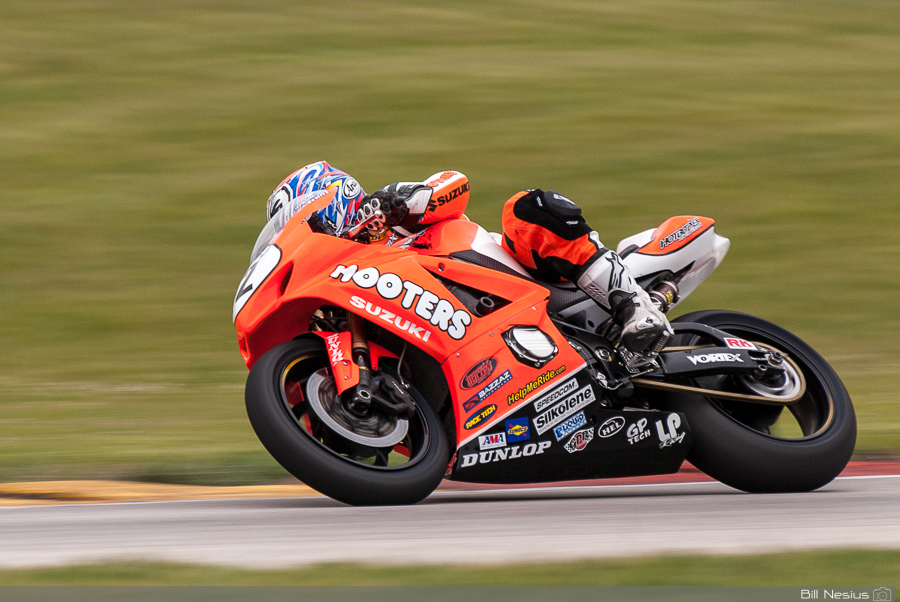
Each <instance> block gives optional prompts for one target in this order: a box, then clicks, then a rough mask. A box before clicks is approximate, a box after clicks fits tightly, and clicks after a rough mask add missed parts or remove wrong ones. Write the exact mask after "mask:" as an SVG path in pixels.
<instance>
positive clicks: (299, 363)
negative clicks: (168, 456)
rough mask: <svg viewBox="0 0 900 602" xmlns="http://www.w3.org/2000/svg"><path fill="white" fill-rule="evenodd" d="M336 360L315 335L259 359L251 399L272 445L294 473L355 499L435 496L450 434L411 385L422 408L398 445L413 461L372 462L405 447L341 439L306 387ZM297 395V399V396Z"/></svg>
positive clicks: (410, 500)
mask: <svg viewBox="0 0 900 602" xmlns="http://www.w3.org/2000/svg"><path fill="white" fill-rule="evenodd" d="M328 366H329V362H328V359H327V355H326V351H325V345H324V344H323V342H322V341H321V340H311V339H310V340H297V341H291V342H289V343H284V344H282V345H279V346H277V347H273V348H272V349H270V350H269V351H268V352H266V354H265V355H263V356H262V357H261V358H260V359H259V361H257V362H256V364H254V366H253V369H252V370H251V371H250V376H249V377H248V378H247V387H246V391H245V401H246V406H247V415H248V416H249V418H250V423H251V424H252V425H253V430H254V431H255V432H256V435H257V436H258V437H259V440H260V441H261V442H262V444H263V445H264V446H265V448H266V449H267V450H268V451H269V453H270V454H272V457H274V458H275V459H276V460H277V461H278V463H279V464H281V465H282V466H283V467H284V468H285V469H286V470H287V471H288V472H290V473H291V474H292V475H294V476H295V477H297V478H298V479H300V480H301V481H303V482H304V483H306V484H307V485H309V486H310V487H312V488H313V489H315V490H317V491H319V492H321V493H324V494H325V495H327V496H329V497H332V498H334V499H336V500H339V501H341V502H344V503H347V504H353V505H396V504H414V503H416V502H418V501H421V500H422V499H424V498H425V497H427V496H428V495H429V494H430V493H431V492H433V491H434V490H435V488H437V486H438V485H439V484H440V482H441V479H442V478H443V476H444V473H445V471H446V468H447V463H448V462H449V457H450V451H449V446H448V444H447V436H446V434H445V433H444V431H443V428H442V427H441V424H440V422H439V421H438V419H437V418H436V417H435V414H434V412H433V411H432V409H431V407H430V406H429V405H428V403H427V402H426V401H425V400H424V399H422V397H421V396H420V395H419V394H418V393H416V392H415V391H414V390H413V389H410V390H409V392H410V394H411V395H412V396H413V399H414V400H415V404H416V414H415V415H414V416H413V417H412V418H410V419H409V431H408V432H407V433H406V435H405V437H404V439H403V440H402V442H401V443H400V444H399V445H398V447H399V448H400V449H402V450H404V451H405V452H407V453H408V458H407V461H406V462H405V463H402V464H400V465H393V466H392V465H390V464H388V462H387V461H384V462H379V461H378V460H377V459H376V461H375V462H374V463H373V464H371V465H367V464H365V463H362V462H361V461H360V458H362V457H364V456H365V454H367V453H369V452H372V453H373V457H376V458H379V457H380V458H381V459H385V458H387V455H388V454H391V455H392V456H393V455H396V454H394V452H393V451H391V449H394V450H396V449H397V448H396V447H395V448H391V449H388V450H387V451H385V450H381V451H380V452H378V453H380V454H381V455H380V456H379V455H377V454H376V451H375V450H374V449H370V448H367V447H365V446H361V445H359V443H356V442H352V441H348V440H347V439H345V438H341V437H340V435H339V434H338V433H336V432H335V431H334V430H333V429H330V428H329V427H328V424H326V423H325V421H322V420H321V419H319V418H318V417H317V416H316V414H315V411H316V410H315V409H314V407H313V406H312V405H311V404H309V403H308V401H306V400H308V394H307V393H306V392H305V391H304V392H303V393H300V392H299V391H300V390H301V389H303V388H305V387H306V385H307V384H308V383H309V381H310V377H311V376H312V375H313V374H314V373H315V372H317V371H320V374H321V371H322V369H323V368H326V369H327V373H328V374H329V375H330V368H328ZM320 381H321V379H317V380H316V381H314V382H320ZM295 385H296V386H295ZM288 391H291V393H290V394H289V393H288ZM291 395H296V396H297V397H295V398H291V399H289V397H291ZM301 398H302V399H301ZM298 400H299V401H298ZM319 411H321V409H320V410H319ZM401 459H402V458H401Z"/></svg>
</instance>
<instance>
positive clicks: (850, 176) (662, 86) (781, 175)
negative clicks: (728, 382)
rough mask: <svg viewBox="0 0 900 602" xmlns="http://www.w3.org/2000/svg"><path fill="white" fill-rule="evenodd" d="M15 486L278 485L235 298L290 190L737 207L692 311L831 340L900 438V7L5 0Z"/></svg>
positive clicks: (4, 132) (635, 207)
mask: <svg viewBox="0 0 900 602" xmlns="http://www.w3.org/2000/svg"><path fill="white" fill-rule="evenodd" d="M0 22H2V23H3V25H4V35H3V36H2V37H0V340H2V341H3V343H4V353H3V357H2V360H0V479H2V480H17V479H29V480H30V479H40V478H62V477H66V478H75V477H110V476H112V477H120V478H138V479H154V480H166V481H177V482H212V483H218V482H256V481H265V480H271V479H274V478H279V477H280V476H281V475H283V474H284V473H283V472H282V471H281V470H280V469H279V468H278V467H277V466H276V465H275V463H274V462H273V461H272V460H270V459H269V457H268V455H267V454H266V453H265V451H264V450H263V449H262V447H261V446H260V445H259V444H258V443H257V442H256V440H255V437H254V435H253V433H252V431H251V429H250V427H249V425H248V423H247V421H246V418H245V417H244V414H243V407H242V405H243V401H242V392H241V388H242V383H243V380H244V378H245V376H246V369H245V367H244V366H243V364H242V362H241V360H240V357H239V354H238V352H237V345H236V343H235V339H234V334H233V331H232V327H231V323H230V311H231V300H232V298H233V294H234V289H235V287H236V286H237V282H238V281H239V279H240V277H241V275H242V274H243V271H244V269H245V267H246V264H247V261H248V255H249V251H250V248H251V246H252V244H253V241H254V240H255V237H256V234H257V233H258V231H259V229H260V228H261V226H262V222H263V207H264V201H265V199H266V197H267V196H268V193H269V191H270V190H271V189H272V187H274V186H275V185H276V184H277V183H278V182H279V181H280V179H281V178H282V177H283V176H284V175H286V174H287V173H289V172H290V171H292V170H293V169H295V168H296V167H298V166H300V165H303V164H305V163H308V162H311V161H314V160H318V159H327V160H328V161H330V162H331V163H332V164H334V165H336V166H338V167H340V168H342V169H345V170H347V171H349V172H350V173H352V174H354V175H355V176H356V177H357V178H358V179H359V180H360V181H361V182H362V184H363V185H364V186H365V187H366V188H368V189H373V188H375V187H378V186H381V185H383V184H385V183H388V182H390V181H393V180H398V179H416V178H422V177H425V176H427V175H429V174H431V173H433V172H435V171H438V170H440V169H445V168H455V169H459V170H461V171H463V172H465V173H466V174H468V175H469V177H470V179H471V181H472V198H471V201H470V204H469V210H468V213H469V215H470V217H472V218H473V219H475V220H477V221H479V222H481V223H482V224H484V225H485V226H486V227H488V228H489V229H497V228H498V227H499V214H500V207H501V205H502V202H503V201H504V200H505V199H506V198H507V197H508V196H509V195H511V194H512V193H514V192H516V191H517V190H520V189H522V188H525V187H535V186H539V187H542V188H556V189H558V190H561V191H563V192H564V193H565V194H567V195H568V196H570V197H572V198H574V199H576V200H577V201H578V202H579V203H580V204H582V205H583V206H584V208H585V213H586V215H587V217H588V219H589V222H590V223H592V224H593V225H595V227H596V228H597V229H598V231H599V232H600V233H601V238H602V239H603V240H604V241H605V242H607V244H609V245H614V244H615V242H616V241H617V240H619V239H621V238H624V237H625V236H628V235H630V234H632V233H635V232H638V231H641V230H644V229H647V228H651V227H654V226H656V225H657V224H658V223H659V222H661V221H662V220H663V219H665V218H666V217H668V216H670V215H677V214H685V213H697V214H701V215H709V216H712V217H714V218H716V219H717V221H718V226H719V231H720V232H721V233H722V234H724V235H725V236H728V237H729V238H731V240H732V250H731V252H730V254H729V256H728V258H727V261H726V262H725V263H724V264H723V265H722V267H721V268H720V269H719V271H718V272H717V273H716V274H715V275H714V276H713V277H712V278H711V279H710V280H709V281H708V283H707V284H706V285H705V286H704V287H702V288H701V289H700V290H699V291H697V292H696V293H695V294H694V296H693V297H691V298H690V299H689V300H688V301H687V302H685V303H684V304H683V306H682V308H681V310H682V311H689V310H694V309H701V308H710V307H725V308H731V309H736V310H740V311H746V312H749V313H753V314H757V315H760V316H762V317H765V318H767V319H771V320H773V321H775V322H777V323H779V324H781V325H783V326H785V327H787V328H788V329H790V330H793V331H795V332H796V333H797V334H799V335H800V336H802V337H803V338H805V339H807V340H808V341H809V342H810V343H812V344H813V345H814V346H815V347H816V348H817V349H819V350H820V351H821V352H822V353H823V355H825V356H826V358H827V359H829V360H830V361H831V362H832V363H833V364H834V365H835V367H836V368H837V369H838V371H839V373H840V374H841V375H842V377H843V378H844V380H845V383H846V384H847V387H848V389H849V390H850V392H851V394H852V396H853V398H854V401H855V403H856V406H857V409H858V417H859V428H860V437H859V444H858V449H859V450H860V451H861V452H862V453H863V454H864V455H868V456H874V455H878V454H881V453H885V452H892V451H896V450H897V448H898V444H900V403H898V401H897V396H896V389H897V384H898V373H900V368H898V359H900V340H898V326H900V318H898V316H897V313H896V311H895V309H896V307H897V305H898V304H897V298H898V294H900V285H898V282H900V279H898V276H900V268H898V255H900V253H898V252H900V236H898V234H897V231H898V226H900V211H898V200H900V169H898V168H900V111H898V106H900V61H898V56H900V54H898V53H900V4H898V3H896V2H893V1H867V0H862V1H853V2H850V1H823V2H817V3H815V4H810V3H804V2H796V3H785V2H777V1H771V2H770V1H763V0H747V1H732V0H704V1H700V0H696V1H692V0H687V1H676V0H658V1H642V0H637V1H631V0H629V1H626V0H612V1H609V2H591V1H587V0H562V1H556V0H555V1H553V2H551V1H550V0H525V1H516V2H513V1H504V0H500V1H495V2H490V3H484V2H475V1H473V0H471V1H470V0H450V1H447V2H442V3H440V4H426V3H417V2H411V1H403V0H386V1H384V2H380V3H378V4H377V5H373V4H371V3H367V2H362V1H355V2H353V1H350V2H342V3H327V4H322V3H311V2H288V1H286V0H259V1H255V2H240V1H236V0H231V1H228V0H225V1H216V2H212V1H210V0H180V1H175V0H167V1H154V2H146V3H140V4H136V3H122V2H116V1H113V0H90V1H87V0H85V1H78V2H72V1H68V0H67V1H63V0H35V1H30V2H27V3H25V2H12V1H10V0H4V1H2V2H0Z"/></svg>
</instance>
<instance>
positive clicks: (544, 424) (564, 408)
mask: <svg viewBox="0 0 900 602" xmlns="http://www.w3.org/2000/svg"><path fill="white" fill-rule="evenodd" d="M594 399H595V397H594V390H593V389H592V388H591V387H584V388H582V389H580V390H579V391H577V392H576V393H575V394H574V395H571V396H570V397H567V398H566V399H563V400H562V401H560V402H559V403H558V404H556V405H555V406H553V407H551V408H550V409H549V410H547V411H546V412H544V413H543V414H539V415H537V416H536V417H535V418H534V430H536V431H537V434H538V435H541V434H543V433H544V432H545V431H547V430H549V429H551V428H553V427H554V426H556V425H557V424H559V423H560V422H562V421H563V420H565V419H566V418H568V417H569V416H571V415H572V414H574V413H575V412H577V411H578V410H580V409H582V408H583V407H585V406H586V405H588V404H589V403H591V402H592V401H594Z"/></svg>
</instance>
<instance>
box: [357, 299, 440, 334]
mask: <svg viewBox="0 0 900 602" xmlns="http://www.w3.org/2000/svg"><path fill="white" fill-rule="evenodd" d="M350 305H352V306H353V307H355V308H357V309H364V310H366V312H367V313H369V314H372V315H373V316H375V317H376V318H378V319H379V320H384V321H385V322H387V323H388V324H393V325H394V326H395V327H397V328H399V329H400V330H402V331H406V332H408V333H409V334H411V335H414V336H415V337H416V338H419V339H422V340H423V341H427V340H428V339H430V338H431V331H430V330H428V329H427V328H425V327H424V326H419V325H418V324H416V323H415V322H413V321H411V320H407V319H406V318H404V317H402V316H398V315H397V314H395V313H394V312H391V311H388V310H386V309H384V308H383V307H381V306H380V305H375V304H374V303H370V302H369V301H366V300H365V299H363V298H362V297H357V296H356V295H353V296H352V297H350Z"/></svg>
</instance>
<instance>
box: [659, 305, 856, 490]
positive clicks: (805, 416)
mask: <svg viewBox="0 0 900 602" xmlns="http://www.w3.org/2000/svg"><path fill="white" fill-rule="evenodd" d="M674 321H675V322H698V323H701V324H706V325H708V326H712V327H713V328H718V329H719V330H723V331H725V332H727V333H729V334H732V335H735V336H737V337H740V338H743V339H746V340H749V341H753V342H757V343H763V344H768V345H771V346H772V347H774V348H776V349H778V350H780V351H781V352H783V353H785V354H787V355H788V356H789V357H790V358H791V360H793V362H794V363H795V364H796V365H797V367H799V369H800V370H801V372H802V373H803V376H804V378H805V380H806V387H807V389H806V393H805V394H804V395H803V397H801V398H800V399H799V400H798V401H796V402H794V403H793V404H791V405H790V406H788V407H787V408H786V409H785V410H782V408H780V407H777V406H766V405H759V404H754V403H746V402H729V401H722V400H717V399H713V398H708V397H700V396H698V395H687V394H669V395H667V396H666V406H667V408H668V409H671V410H674V411H677V412H683V413H684V414H685V415H686V417H687V420H688V424H689V425H690V427H691V433H692V435H693V437H694V445H693V447H692V449H691V451H690V453H689V454H688V458H687V459H688V460H689V461H690V462H691V463H692V464H694V465H695V466H696V467H697V468H699V469H700V470H702V471H703V472H705V473H706V474H708V475H709V476H711V477H713V478H714V479H717V480H719V481H721V482H723V483H725V484H726V485H730V486H731V487H734V488H736V489H740V490H742V491H747V492H753V493H782V492H796V491H811V490H813V489H818V488H819V487H822V486H824V485H826V484H828V483H830V482H831V481H832V480H833V479H834V478H835V477H836V476H837V475H838V474H840V472H841V471H842V470H843V469H844V467H845V466H846V465H847V462H849V461H850V457H851V455H852V454H853V448H854V445H855V444H856V415H855V414H854V411H853V405H852V403H851V401H850V395H849V394H848V393H847V390H846V389H845V388H844V385H843V383H842V382H841V379H840V378H839V377H838V375H837V374H836V373H835V371H834V370H833V369H832V368H831V366H830V365H828V362H826V361H825V360H824V359H823V358H822V356H820V355H819V354H818V353H816V351H815V350H813V348H812V347H810V346H809V345H808V344H806V343H805V342H803V341H802V340H801V339H800V338H798V337H797V336H795V335H793V334H791V333H790V332H788V331H787V330H785V329H783V328H781V327H779V326H776V325H775V324H772V323H771V322H767V321H765V320H763V319H761V318H757V317H754V316H750V315H747V314H742V313H738V312H733V311H725V310H711V311H701V312H694V313H690V314H687V315H684V316H680V317H679V318H676V319H675V320H674ZM680 338H681V339H682V340H680V341H679V342H678V343H679V344H702V343H703V342H704V341H702V340H700V339H699V337H697V336H696V335H683V336H682V337H680ZM721 378H722V380H723V381H725V380H727V379H726V378H725V377H721ZM694 384H695V385H703V386H704V387H705V388H710V386H709V383H696V382H695V383H694ZM747 392H748V393H750V392H752V391H747ZM782 413H784V414H783V416H786V417H787V418H789V419H791V420H790V421H791V422H792V423H793V427H792V428H793V429H794V431H793V432H791V431H790V430H786V431H785V432H778V431H776V430H774V429H773V427H774V426H775V425H776V424H777V423H778V421H779V420H780V419H781V418H782V417H783V416H782ZM788 413H789V414H790V415H789V416H788Z"/></svg>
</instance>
